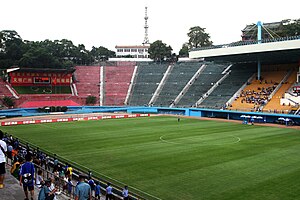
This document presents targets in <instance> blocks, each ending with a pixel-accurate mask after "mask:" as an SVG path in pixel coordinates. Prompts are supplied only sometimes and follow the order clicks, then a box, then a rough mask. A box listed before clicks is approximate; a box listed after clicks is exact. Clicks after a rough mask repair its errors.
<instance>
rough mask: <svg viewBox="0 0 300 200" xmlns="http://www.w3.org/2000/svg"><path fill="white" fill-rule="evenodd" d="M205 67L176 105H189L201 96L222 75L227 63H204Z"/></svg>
mask: <svg viewBox="0 0 300 200" xmlns="http://www.w3.org/2000/svg"><path fill="white" fill-rule="evenodd" d="M206 65H207V66H206V68H205V69H204V70H203V71H202V72H201V74H200V75H199V77H198V78H197V79H196V80H195V82H194V83H193V84H192V85H191V87H190V88H189V89H188V91H187V92H186V93H185V95H184V96H183V97H182V98H181V100H180V101H179V102H178V103H177V105H176V106H177V107H181V106H183V107H191V106H194V105H195V103H196V102H197V101H198V100H199V99H200V97H201V96H203V95H204V94H205V93H206V92H207V91H208V90H209V89H210V88H211V87H212V86H213V85H214V84H215V83H216V82H217V81H218V80H219V79H220V78H221V77H222V76H223V75H222V74H221V73H222V72H223V71H224V69H226V67H227V66H228V65H223V64H216V63H206Z"/></svg>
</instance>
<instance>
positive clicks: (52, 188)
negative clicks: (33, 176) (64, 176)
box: [49, 178, 58, 200]
mask: <svg viewBox="0 0 300 200" xmlns="http://www.w3.org/2000/svg"><path fill="white" fill-rule="evenodd" d="M50 180H51V184H50V187H49V190H50V191H54V192H53V194H54V197H53V200H57V197H56V193H57V192H58V188H57V187H56V185H55V180H54V178H51V179H50Z"/></svg>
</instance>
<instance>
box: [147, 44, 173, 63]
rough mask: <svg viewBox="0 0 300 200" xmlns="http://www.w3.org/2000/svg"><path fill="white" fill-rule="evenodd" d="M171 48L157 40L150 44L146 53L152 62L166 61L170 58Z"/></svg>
mask: <svg viewBox="0 0 300 200" xmlns="http://www.w3.org/2000/svg"><path fill="white" fill-rule="evenodd" d="M172 50H173V49H172V47H171V46H170V45H169V46H167V45H166V44H165V43H163V42H162V41H161V40H157V41H155V42H153V43H152V44H150V47H149V49H148V53H149V56H150V58H151V59H153V60H154V61H163V60H168V59H170V58H171V57H172Z"/></svg>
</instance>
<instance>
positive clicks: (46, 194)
mask: <svg viewBox="0 0 300 200" xmlns="http://www.w3.org/2000/svg"><path fill="white" fill-rule="evenodd" d="M50 187H51V180H46V181H45V185H44V186H43V187H42V189H41V190H40V192H39V196H38V200H46V199H54V196H55V192H56V189H54V190H51V189H50Z"/></svg>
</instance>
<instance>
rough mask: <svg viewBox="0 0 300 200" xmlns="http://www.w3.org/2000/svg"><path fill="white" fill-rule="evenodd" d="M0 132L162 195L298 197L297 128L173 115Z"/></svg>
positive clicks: (244, 199) (274, 199) (299, 139)
mask: <svg viewBox="0 0 300 200" xmlns="http://www.w3.org/2000/svg"><path fill="white" fill-rule="evenodd" d="M1 129H2V130H3V131H7V132H9V133H12V134H13V135H15V136H17V137H19V138H22V139H25V140H27V141H30V142H31V143H33V144H36V145H38V146H40V147H41V148H42V149H46V150H48V151H51V152H53V153H57V154H58V155H60V156H62V157H64V158H66V159H69V160H72V161H74V162H76V163H78V164H80V165H84V166H86V167H88V168H91V169H92V170H93V171H95V172H99V174H103V175H102V176H101V177H102V178H103V177H105V176H107V177H111V178H113V179H116V180H118V181H120V182H122V183H126V184H128V185H129V186H131V187H134V188H137V189H139V190H141V191H144V192H146V193H149V194H151V195H153V196H155V197H158V198H160V199H166V200H169V199H180V200H182V199H209V200H211V199H217V200H220V199H228V200H232V199H240V200H247V199H249V200H250V199H251V200H254V199H257V200H262V199H263V200H277V199H280V200H281V199H284V200H286V199H298V198H299V196H300V181H299V179H300V156H299V152H300V133H299V130H294V129H284V128H275V127H263V126H250V125H242V124H236V123H230V122H215V121H204V120H196V119H181V121H180V123H178V122H177V118H172V117H150V118H135V119H117V120H102V121H85V122H83V121H81V122H69V123H52V124H39V125H22V126H13V127H1ZM104 174H105V176H104ZM131 190H133V189H132V188H131ZM148 198H149V199H151V198H150V197H148Z"/></svg>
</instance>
